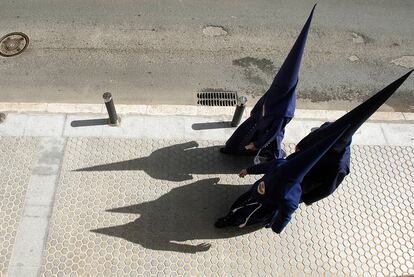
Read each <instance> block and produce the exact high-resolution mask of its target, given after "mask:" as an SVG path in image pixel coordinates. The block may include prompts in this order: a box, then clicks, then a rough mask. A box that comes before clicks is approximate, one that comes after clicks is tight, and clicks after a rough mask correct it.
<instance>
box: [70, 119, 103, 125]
mask: <svg viewBox="0 0 414 277" xmlns="http://www.w3.org/2000/svg"><path fill="white" fill-rule="evenodd" d="M108 123H109V119H108V118H97V119H86V120H73V121H72V122H71V123H70V126H72V127H87V126H98V125H107V124H108Z"/></svg>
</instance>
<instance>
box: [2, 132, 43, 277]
mask: <svg viewBox="0 0 414 277" xmlns="http://www.w3.org/2000/svg"><path fill="white" fill-rule="evenodd" d="M38 142H39V141H38V139H37V138H30V137H24V138H23V137H0V144H1V147H0V180H1V182H0V188H1V189H0V190H1V196H2V198H1V201H0V251H1V252H0V276H4V275H5V274H6V272H7V271H8V266H9V262H10V258H11V255H12V250H13V247H14V244H15V238H16V233H17V228H18V226H19V222H20V218H21V215H22V212H23V207H24V199H25V194H26V189H27V185H28V183H29V180H30V172H31V167H32V162H33V159H34V157H35V154H36V149H37V146H38Z"/></svg>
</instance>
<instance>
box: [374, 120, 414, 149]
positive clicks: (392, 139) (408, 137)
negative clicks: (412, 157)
mask: <svg viewBox="0 0 414 277" xmlns="http://www.w3.org/2000/svg"><path fill="white" fill-rule="evenodd" d="M381 128H382V130H383V131H384V135H385V138H386V139H387V141H388V143H390V144H392V145H412V146H414V124H386V123H382V124H381Z"/></svg>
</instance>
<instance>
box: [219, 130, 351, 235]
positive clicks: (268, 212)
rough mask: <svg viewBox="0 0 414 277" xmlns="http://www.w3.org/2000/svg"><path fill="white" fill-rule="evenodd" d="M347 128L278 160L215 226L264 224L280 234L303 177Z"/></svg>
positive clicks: (297, 199)
mask: <svg viewBox="0 0 414 277" xmlns="http://www.w3.org/2000/svg"><path fill="white" fill-rule="evenodd" d="M347 127H348V126H346V127H345V128H342V130H339V131H336V132H334V133H332V134H328V135H327V136H325V137H324V138H323V139H322V140H320V141H319V142H318V143H317V144H314V145H313V146H312V147H310V148H309V149H307V150H304V151H301V152H300V153H298V154H297V155H296V156H295V157H294V158H292V159H290V160H283V159H278V160H277V161H278V162H273V166H274V170H273V171H272V172H271V173H269V174H266V175H264V176H263V177H262V178H261V179H259V180H258V181H257V182H256V183H255V184H254V185H253V186H252V187H251V189H250V190H249V191H248V192H247V193H244V194H242V195H241V196H240V197H239V198H238V199H237V200H236V202H235V203H234V204H233V205H232V206H231V208H230V212H229V213H228V214H227V215H226V216H225V217H223V218H220V219H218V220H217V221H216V223H215V226H216V227H217V228H222V227H226V226H238V227H240V228H243V227H245V226H249V225H253V224H263V225H265V226H266V227H271V228H272V230H273V231H274V232H276V233H278V234H279V233H280V232H282V230H283V229H284V228H285V227H286V225H287V224H288V223H289V221H290V219H291V218H292V214H293V213H294V212H295V211H296V209H297V208H298V206H299V203H300V200H301V195H302V189H301V182H302V180H303V178H304V177H305V175H306V174H307V172H308V171H309V170H310V169H311V168H312V167H313V166H314V165H315V163H317V161H318V160H319V159H320V158H321V157H322V156H323V155H324V154H325V153H326V151H328V150H329V149H330V148H331V147H332V145H333V144H334V143H335V142H336V141H337V140H338V139H339V138H340V137H341V135H342V134H343V133H344V132H345V131H346V128H347Z"/></svg>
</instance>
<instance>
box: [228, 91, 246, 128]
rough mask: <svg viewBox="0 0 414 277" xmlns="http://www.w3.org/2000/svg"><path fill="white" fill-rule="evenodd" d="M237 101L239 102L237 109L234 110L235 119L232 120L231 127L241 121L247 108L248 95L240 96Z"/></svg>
mask: <svg viewBox="0 0 414 277" xmlns="http://www.w3.org/2000/svg"><path fill="white" fill-rule="evenodd" d="M237 102H238V103H237V106H236V110H235V111H234V115H233V120H232V121H231V127H237V126H238V125H239V123H240V120H241V118H242V116H243V112H244V109H245V108H246V102H247V98H246V96H240V97H239V99H238V101H237Z"/></svg>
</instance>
